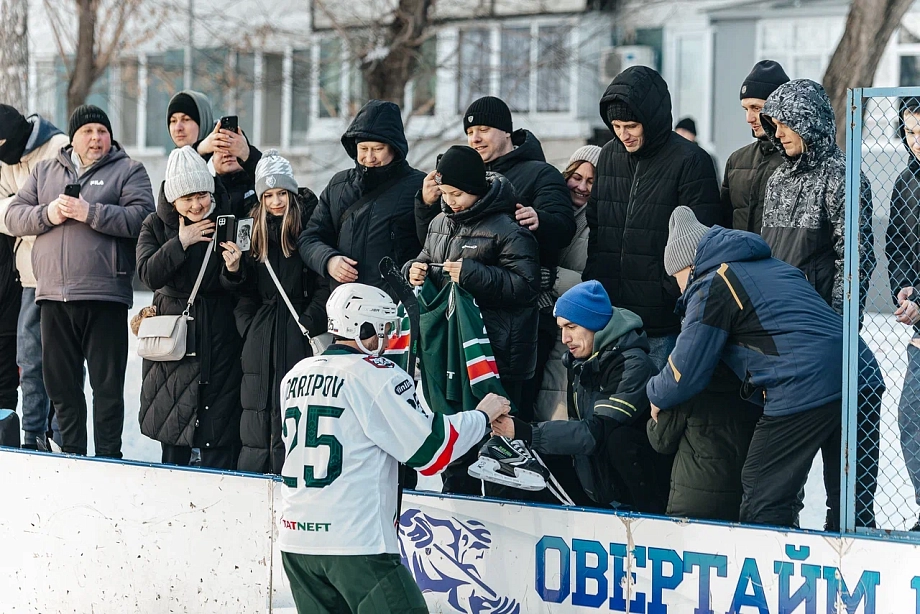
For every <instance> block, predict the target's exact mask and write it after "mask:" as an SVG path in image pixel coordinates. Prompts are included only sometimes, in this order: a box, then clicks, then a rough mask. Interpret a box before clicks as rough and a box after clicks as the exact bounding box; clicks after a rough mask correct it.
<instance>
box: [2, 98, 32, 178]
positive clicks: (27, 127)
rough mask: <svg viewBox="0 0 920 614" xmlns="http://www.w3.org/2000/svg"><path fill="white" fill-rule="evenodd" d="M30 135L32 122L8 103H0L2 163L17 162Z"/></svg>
mask: <svg viewBox="0 0 920 614" xmlns="http://www.w3.org/2000/svg"><path fill="white" fill-rule="evenodd" d="M31 135H32V124H31V123H29V121H28V120H27V119H26V118H25V117H23V116H22V113H20V112H19V111H17V110H16V109H14V108H13V107H11V106H10V105H8V104H0V139H4V140H5V141H6V142H5V143H3V145H0V161H3V163H4V164H10V165H12V164H19V161H20V159H21V158H22V152H23V151H25V149H26V143H28V142H29V137H30V136H31Z"/></svg>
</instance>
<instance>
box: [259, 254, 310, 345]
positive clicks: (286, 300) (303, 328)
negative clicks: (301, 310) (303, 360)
mask: <svg viewBox="0 0 920 614" xmlns="http://www.w3.org/2000/svg"><path fill="white" fill-rule="evenodd" d="M265 268H266V269H268V274H269V276H270V277H271V278H272V281H273V282H275V287H276V288H278V293H279V294H280V295H281V298H283V299H284V304H285V305H287V308H288V311H290V312H291V315H292V316H293V317H294V324H296V325H297V328H299V329H300V332H302V333H303V336H304V337H306V338H307V339H308V340H309V339H310V333H309V332H307V327H306V326H304V325H303V324H301V323H300V318H299V317H297V310H296V309H294V305H292V304H291V299H289V298H288V295H287V292H285V291H284V288H282V287H281V282H280V281H278V276H277V275H275V269H273V268H272V263H271V262H269V261H268V258H266V259H265Z"/></svg>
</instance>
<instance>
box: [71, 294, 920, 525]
mask: <svg viewBox="0 0 920 614" xmlns="http://www.w3.org/2000/svg"><path fill="white" fill-rule="evenodd" d="M152 296H153V295H152V293H150V292H136V293H135V295H134V307H133V308H132V309H131V310H130V312H129V317H130V316H133V315H134V314H135V313H137V312H138V311H139V310H140V309H141V308H142V307H144V306H146V305H149V304H150V301H151V299H152ZM910 334H911V333H910V330H909V329H908V328H907V327H903V326H893V325H892V321H891V316H890V315H886V314H869V315H867V316H866V324H865V328H864V329H863V337H864V338H865V339H866V342H867V343H868V344H869V346H870V347H871V348H872V350H873V351H874V352H875V353H876V356H877V357H878V360H879V363H880V364H881V365H882V369H883V371H884V373H885V379H886V383H887V385H888V390H887V392H886V394H885V398H884V402H883V407H882V420H881V422H882V426H881V441H882V443H881V450H880V457H881V458H880V463H879V465H880V469H879V488H878V492H877V494H876V513H877V515H878V520H879V526H880V527H884V528H892V529H906V528H909V527H910V526H911V525H912V524H913V523H914V521H915V520H916V518H917V512H918V509H917V506H916V504H915V503H914V498H913V489H912V487H911V484H910V480H909V479H908V477H907V472H906V469H905V467H904V460H903V458H902V456H901V448H900V443H899V439H898V438H899V431H898V426H897V407H898V399H899V398H900V394H901V384H902V382H903V378H904V372H905V369H906V364H907V362H906V356H905V351H904V348H905V346H906V345H907V343H908V341H909V340H910ZM140 389H141V359H140V358H139V357H138V356H137V339H136V337H134V335H131V334H129V351H128V370H127V374H126V377H125V428H124V433H123V447H122V449H123V452H124V456H125V458H126V459H131V460H138V461H146V462H154V463H155V462H158V461H159V458H160V446H159V444H158V443H156V442H154V441H152V440H150V439H148V438H146V437H144V436H143V435H141V433H140V427H139V425H138V420H137V416H138V410H139V403H140ZM86 396H87V399H92V390H91V389H90V386H89V382H87V384H86ZM88 427H89V448H90V454H92V452H93V436H92V421H91V420H90V421H89V425H88ZM822 467H823V466H822V463H821V458H820V455H819V456H818V458H817V459H815V463H814V465H813V466H812V469H811V473H810V474H809V478H808V483H807V485H806V487H805V509H804V510H803V512H802V517H801V525H802V527H803V528H809V529H821V528H823V526H824V517H825V505H824V500H825V494H824V485H823V481H822V471H823V468H822ZM419 488H420V489H422V490H435V491H439V490H440V488H441V480H440V478H439V477H433V478H425V477H421V478H420V481H419Z"/></svg>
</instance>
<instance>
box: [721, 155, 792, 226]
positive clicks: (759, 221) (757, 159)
mask: <svg viewBox="0 0 920 614" xmlns="http://www.w3.org/2000/svg"><path fill="white" fill-rule="evenodd" d="M782 163H783V156H782V154H781V153H780V152H779V150H778V149H776V147H775V146H774V145H773V143H772V142H770V140H769V139H766V138H763V139H757V140H756V141H754V142H753V143H750V144H749V145H745V146H744V147H742V148H741V149H738V150H736V151H735V152H734V153H732V155H730V156H729V157H728V162H726V163H725V178H724V179H723V180H722V213H723V215H724V220H723V222H722V225H723V226H725V227H726V228H733V229H734V230H747V231H748V232H754V233H757V234H760V229H761V226H763V201H764V198H765V197H766V192H767V180H768V179H769V178H770V176H771V175H772V174H773V172H774V171H775V170H776V168H777V167H778V166H779V165H780V164H782Z"/></svg>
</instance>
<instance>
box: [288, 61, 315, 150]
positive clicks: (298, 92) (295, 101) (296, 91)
mask: <svg viewBox="0 0 920 614" xmlns="http://www.w3.org/2000/svg"><path fill="white" fill-rule="evenodd" d="M310 56H311V51H310V49H303V50H295V51H294V53H293V54H292V58H291V59H292V62H291V145H295V146H296V145H306V144H307V134H308V132H309V130H310V99H311V96H312V91H311V87H310V84H311V83H312V81H313V72H312V66H313V63H312V62H311V59H310Z"/></svg>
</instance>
